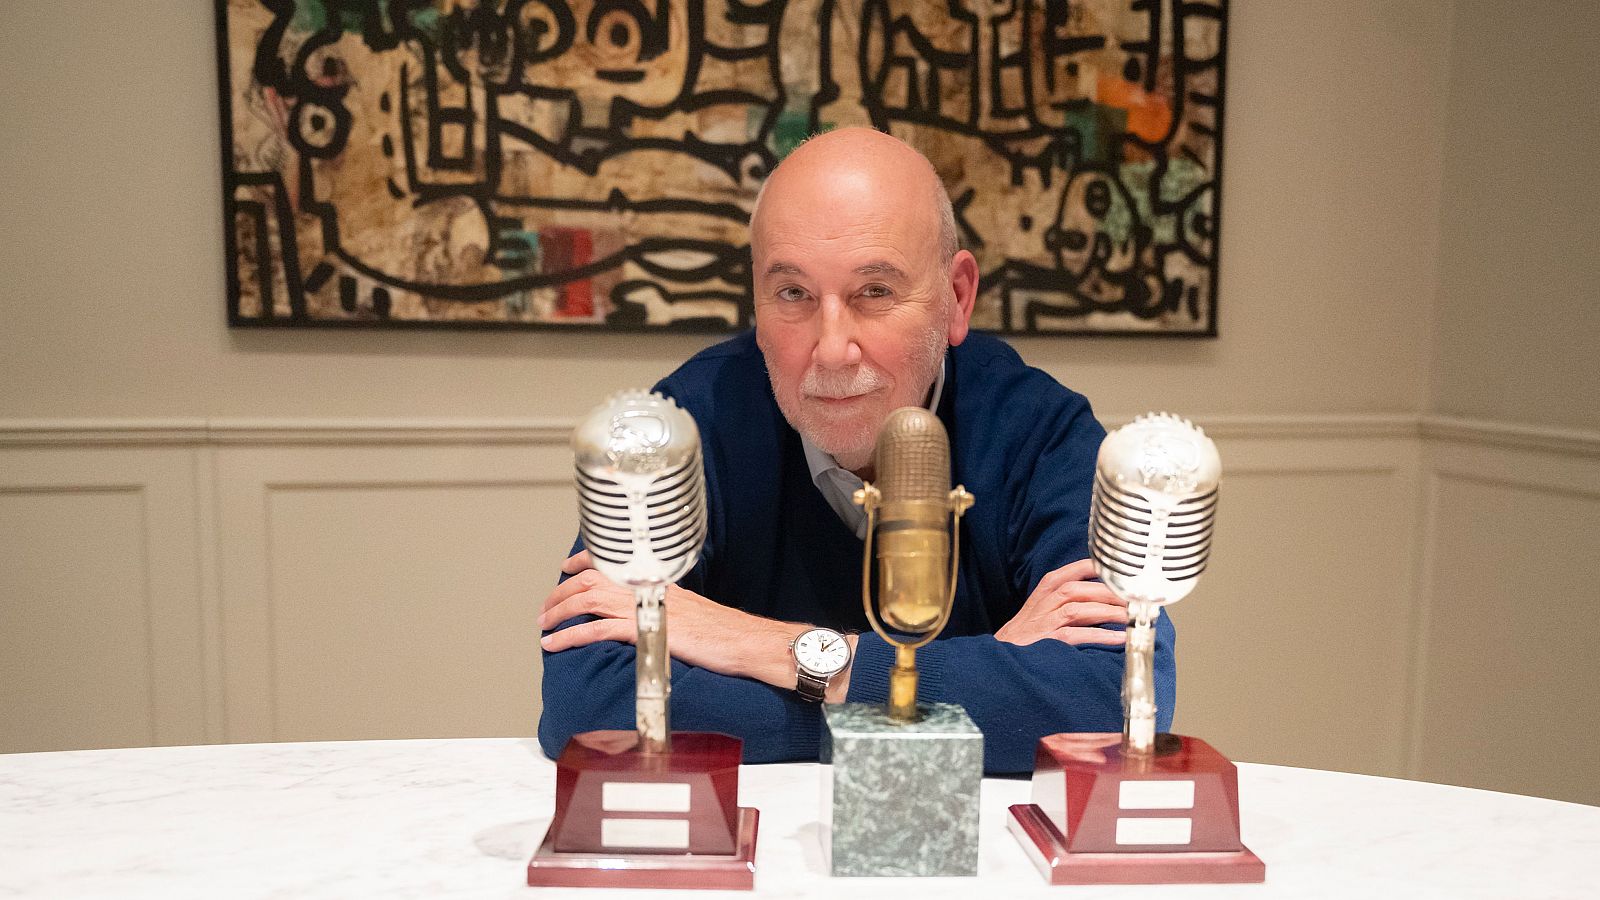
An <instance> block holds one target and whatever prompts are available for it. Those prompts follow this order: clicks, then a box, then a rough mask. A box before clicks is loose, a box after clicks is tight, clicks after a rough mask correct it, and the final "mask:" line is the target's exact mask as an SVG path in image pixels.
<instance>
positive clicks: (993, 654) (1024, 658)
mask: <svg viewBox="0 0 1600 900" xmlns="http://www.w3.org/2000/svg"><path fill="white" fill-rule="evenodd" d="M1173 638H1174V635H1173V629H1172V622H1171V620H1169V619H1168V618H1167V617H1166V615H1165V614H1163V615H1162V616H1161V618H1160V620H1159V621H1157V623H1156V654H1155V676H1156V677H1155V682H1156V704H1157V708H1158V712H1157V720H1156V727H1157V728H1158V729H1159V730H1161V731H1166V730H1167V729H1169V728H1170V727H1172V698H1173V694H1174V692H1175V690H1176V686H1177V677H1176V672H1175V668H1174V664H1173V656H1172V643H1173ZM1122 660H1123V654H1122V648H1121V647H1108V646H1104V645H1094V644H1085V645H1081V646H1076V647H1074V646H1072V645H1070V644H1066V643H1063V642H1061V641H1057V640H1052V639H1049V638H1046V639H1045V640H1042V641H1037V642H1035V643H1032V644H1029V645H1027V646H1026V647H1018V646H1016V645H1014V644H1008V643H1005V642H1004V641H1001V640H998V639H996V638H995V637H994V636H993V635H987V634H985V635H973V636H970V637H952V638H945V639H942V640H936V641H934V642H933V643H931V644H928V645H927V646H925V647H923V648H921V649H920V650H918V651H917V672H918V686H917V698H918V699H919V700H921V701H923V702H930V701H931V702H943V703H959V704H961V706H963V707H965V708H966V710H967V714H968V715H970V716H971V717H972V721H973V723H974V724H976V725H977V726H978V729H979V730H980V731H982V732H983V768H984V771H985V772H987V773H989V774H1003V773H1011V772H1031V771H1033V758H1034V750H1035V747H1036V746H1037V745H1038V743H1039V739H1040V738H1042V737H1044V736H1045V735H1047V734H1056V733H1057V732H1062V731H1106V732H1116V731H1121V730H1122V699H1121V698H1122ZM893 665H894V648H893V647H891V646H890V645H889V644H888V643H887V642H886V641H884V640H883V639H882V638H880V637H878V636H877V635H876V634H864V635H862V636H861V640H860V642H859V644H857V646H856V658H855V663H854V664H853V665H852V666H851V669H850V696H849V700H850V702H852V703H883V702H886V701H887V700H888V698H889V669H890V667H891V666H893Z"/></svg>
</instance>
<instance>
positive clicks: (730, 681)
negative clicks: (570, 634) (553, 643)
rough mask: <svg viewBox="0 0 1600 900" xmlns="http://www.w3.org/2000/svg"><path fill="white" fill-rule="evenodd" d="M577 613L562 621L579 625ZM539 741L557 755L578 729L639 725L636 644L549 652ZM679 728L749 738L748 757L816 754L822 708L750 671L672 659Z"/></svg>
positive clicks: (746, 743) (771, 759) (776, 758)
mask: <svg viewBox="0 0 1600 900" xmlns="http://www.w3.org/2000/svg"><path fill="white" fill-rule="evenodd" d="M579 621H581V620H580V619H573V620H572V621H570V622H564V623H562V625H561V626H559V627H563V628H564V627H567V626H568V625H572V624H576V623H577V622H579ZM543 656H544V712H543V714H542V715H541V716H540V718H539V746H540V747H541V748H543V750H544V752H545V755H547V756H549V757H551V758H552V759H554V758H555V757H556V756H558V755H559V754H560V753H561V749H562V748H563V747H565V746H566V744H567V741H568V740H570V739H571V738H572V736H573V735H574V734H577V733H579V732H582V731H591V730H596V729H602V728H611V729H621V730H628V731H631V730H632V729H633V728H634V721H633V713H634V667H633V661H634V648H633V646H632V645H631V644H624V643H619V642H617V641H601V642H598V643H594V644H590V645H588V646H585V647H574V648H572V649H570V650H563V651H561V652H560V653H545V654H544V655H543ZM671 715H672V718H671V725H672V730H674V731H710V732H718V733H721V734H728V735H732V736H734V737H736V738H739V739H741V740H743V741H744V761H745V762H747V763H757V762H786V761H790V760H814V759H816V758H817V744H818V736H819V734H820V732H821V714H820V713H819V711H818V707H817V705H816V704H813V703H806V702H804V701H801V700H799V699H797V698H796V696H795V693H794V691H784V690H779V689H778V688H775V687H772V686H771V685H768V684H764V683H762V682H759V681H753V680H750V679H747V678H735V677H733V676H729V675H722V674H719V673H717V672H712V671H710V670H708V669H701V668H697V667H695V666H690V665H685V664H684V663H682V662H680V661H678V660H676V659H674V660H672V714H671Z"/></svg>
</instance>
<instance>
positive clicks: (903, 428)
mask: <svg viewBox="0 0 1600 900" xmlns="http://www.w3.org/2000/svg"><path fill="white" fill-rule="evenodd" d="M874 468H875V469H876V472H877V475H878V483H877V485H872V484H867V485H863V487H862V489H861V490H859V491H857V492H856V502H857V503H859V504H860V505H862V506H863V507H864V508H865V509H866V510H867V546H866V548H865V549H864V552H863V558H862V572H861V582H862V584H861V593H862V603H863V605H864V606H865V608H866V612H867V618H868V620H869V621H870V622H871V623H872V627H873V629H874V630H876V631H877V632H878V634H879V635H881V636H882V637H883V639H884V640H886V641H889V642H890V643H892V644H894V645H895V665H894V668H893V669H891V670H890V672H889V715H890V716H891V717H893V718H896V719H899V720H902V721H910V720H913V719H915V718H916V715H917V712H916V703H917V670H916V649H917V648H918V647H920V646H922V645H923V644H926V643H927V642H928V641H931V640H933V639H934V637H936V636H937V635H938V634H939V632H940V631H941V630H942V629H943V628H944V624H945V621H946V620H948V619H949V617H950V607H951V604H952V602H953V601H954V599H955V585H956V563H957V556H958V554H957V553H955V552H954V551H953V550H952V540H953V539H954V538H956V537H957V536H958V535H959V527H960V526H959V520H960V517H961V515H962V513H965V512H966V511H967V509H968V508H969V507H970V506H971V505H972V495H971V494H969V493H967V491H966V490H965V489H964V488H962V487H959V486H958V487H956V488H955V489H953V490H952V489H951V487H950V438H949V436H948V435H947V434H946V432H945V428H944V423H942V422H940V421H939V417H938V416H936V415H934V414H933V413H931V412H929V411H928V410H926V409H922V408H919V407H914V406H907V407H902V408H900V409H897V410H895V411H894V412H892V413H890V414H889V418H888V419H887V420H885V421H884V424H883V427H882V428H881V429H880V430H879V432H878V443H877V448H876V451H875V455H874ZM874 525H875V526H876V527H874ZM874 537H876V539H877V543H878V548H877V562H878V603H877V608H878V610H881V619H882V621H883V622H884V623H887V624H888V626H889V627H890V628H893V629H894V630H895V631H897V632H900V633H902V634H909V635H912V636H913V637H912V638H911V639H910V640H909V641H907V640H905V639H900V638H896V637H892V636H890V635H889V634H888V633H887V632H886V630H885V629H884V628H883V627H882V626H881V625H880V624H879V619H880V616H879V615H878V614H876V613H875V612H874V609H873V603H872V593H871V565H872V554H871V552H870V551H871V549H872V541H873V539H874Z"/></svg>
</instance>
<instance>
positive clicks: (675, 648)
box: [539, 550, 805, 688]
mask: <svg viewBox="0 0 1600 900" xmlns="http://www.w3.org/2000/svg"><path fill="white" fill-rule="evenodd" d="M561 571H562V572H563V573H565V574H567V575H571V576H572V577H571V578H568V579H567V580H566V581H563V582H562V583H560V584H558V585H556V588H555V590H553V591H551V592H550V596H549V597H546V598H545V601H544V609H543V610H542V611H541V612H540V614H539V628H540V630H544V631H548V630H549V629H551V628H554V627H556V626H557V625H560V624H561V623H562V622H565V621H567V620H568V619H571V618H573V617H574V616H581V615H591V616H599V618H598V619H596V620H594V621H592V622H581V623H579V624H577V625H573V626H572V627H570V628H564V629H562V630H561V631H557V632H554V633H552V634H548V635H545V636H544V638H543V639H542V640H541V641H540V645H541V646H543V647H544V649H546V650H548V651H550V652H551V653H556V652H559V651H561V650H567V649H570V648H572V647H582V646H585V645H587V644H592V643H594V642H596V641H623V642H626V643H629V644H631V643H634V641H635V640H637V638H638V628H637V625H636V624H635V621H634V609H633V589H632V588H630V587H626V586H624V585H619V584H617V583H616V582H613V581H612V580H611V579H609V578H607V577H605V576H604V575H601V574H600V573H599V572H598V571H596V570H595V568H594V561H593V560H592V559H591V558H590V556H589V551H587V550H584V551H582V552H579V553H576V554H574V555H572V556H570V557H568V558H567V560H566V561H565V562H563V563H562V564H561ZM665 605H666V608H667V646H668V649H669V652H670V653H671V654H672V657H673V658H674V659H677V660H680V661H682V662H685V663H688V664H689V665H691V666H697V667H699V668H703V669H709V670H711V671H713V672H720V673H722V674H724V675H737V676H741V677H745V678H755V679H758V680H760V681H765V682H766V683H768V684H771V685H774V686H776V687H788V688H792V687H794V662H793V661H792V660H791V659H790V657H789V654H788V649H787V648H788V643H789V639H790V638H792V637H794V636H795V635H796V634H799V633H800V632H801V631H804V630H805V628H804V627H803V626H797V625H790V624H786V623H783V622H777V621H774V620H772V619H764V618H761V617H760V616H752V615H750V614H749V613H743V612H740V611H739V610H736V609H731V608H729V607H726V606H723V605H722V604H720V603H717V602H715V601H713V600H709V599H707V598H705V597H702V596H700V595H699V594H696V593H694V592H693V591H689V590H685V589H684V588H681V587H678V586H677V585H675V584H674V585H669V586H668V587H667V596H666V600H665Z"/></svg>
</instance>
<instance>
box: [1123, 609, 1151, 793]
mask: <svg viewBox="0 0 1600 900" xmlns="http://www.w3.org/2000/svg"><path fill="white" fill-rule="evenodd" d="M1156 610H1157V607H1156V605H1155V604H1154V603H1151V602H1149V601H1148V600H1134V601H1133V602H1131V603H1129V604H1128V615H1129V618H1130V620H1131V621H1130V623H1129V626H1128V631H1127V634H1128V644H1127V647H1126V649H1125V655H1126V659H1125V665H1124V667H1123V670H1122V708H1123V709H1124V710H1126V715H1124V716H1123V727H1122V752H1123V754H1124V755H1125V756H1127V757H1128V758H1129V759H1139V760H1142V761H1145V762H1146V763H1147V764H1148V760H1149V758H1150V756H1151V754H1152V753H1154V752H1155V745H1156V687H1155V650H1156V629H1155V617H1156Z"/></svg>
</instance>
